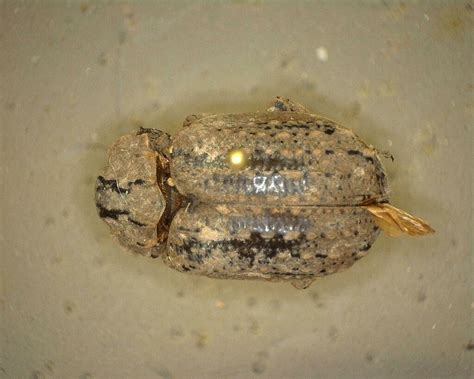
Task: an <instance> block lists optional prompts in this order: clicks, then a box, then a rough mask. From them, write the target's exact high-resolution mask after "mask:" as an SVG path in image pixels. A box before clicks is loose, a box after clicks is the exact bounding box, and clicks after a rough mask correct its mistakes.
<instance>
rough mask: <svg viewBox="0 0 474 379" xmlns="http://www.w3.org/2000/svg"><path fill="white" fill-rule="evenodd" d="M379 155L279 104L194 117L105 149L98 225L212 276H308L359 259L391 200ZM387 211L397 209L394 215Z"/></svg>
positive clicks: (302, 283) (298, 280) (140, 248)
mask: <svg viewBox="0 0 474 379" xmlns="http://www.w3.org/2000/svg"><path fill="white" fill-rule="evenodd" d="M387 192H388V190H387V183H386V177H385V173H384V168H383V166H382V164H381V162H380V159H379V157H378V154H377V151H376V150H375V149H374V148H372V147H370V146H369V145H367V144H365V143H364V142H363V141H361V140H360V139H359V138H358V137H357V136H356V135H355V134H354V133H353V132H352V131H351V130H349V129H347V128H344V127H342V126H339V125H338V124H336V123H335V122H333V121H331V120H328V119H326V118H323V117H320V116H317V115H315V114H311V113H310V112H309V111H307V110H306V109H305V108H304V107H302V106H300V105H298V104H294V103H291V102H290V101H284V100H282V99H280V98H277V99H276V101H275V102H274V106H273V107H272V108H270V109H269V110H268V111H266V112H256V113H244V114H223V115H192V116H189V117H188V118H187V119H186V121H185V123H184V128H183V129H182V130H181V131H180V132H178V133H177V135H176V136H175V137H174V138H173V139H172V140H171V138H170V137H169V136H168V135H166V134H165V133H162V132H160V131H158V130H154V129H141V130H140V131H139V132H138V133H137V135H129V136H124V137H122V138H121V139H119V140H118V141H117V142H116V143H115V144H114V145H113V146H112V148H111V149H110V151H109V166H108V168H107V170H106V171H105V173H104V175H102V176H100V177H99V178H98V181H97V186H96V204H97V207H98V209H99V215H100V216H101V217H102V218H103V219H104V220H105V221H106V222H107V223H108V224H109V225H110V226H111V229H112V231H113V232H114V233H115V234H116V235H117V236H118V238H119V241H120V242H121V243H122V245H124V246H126V247H127V248H129V249H130V250H133V251H135V252H138V253H140V254H143V255H151V256H158V255H162V257H163V260H164V262H165V263H166V264H167V265H169V266H170V267H172V268H174V269H177V270H179V271H182V272H190V273H196V274H200V275H206V276H209V277H216V278H236V279H263V280H272V281H278V280H287V281H291V282H292V283H293V284H294V285H295V286H297V287H306V286H307V285H309V284H310V283H311V282H312V280H314V278H316V277H318V276H324V275H328V274H331V273H335V272H337V271H341V270H343V269H346V268H348V267H350V266H351V265H352V264H353V263H354V262H355V261H356V260H358V259H360V258H361V257H363V256H364V255H366V253H367V251H368V250H369V248H370V247H371V245H372V244H373V243H374V241H375V239H376V237H377V235H378V233H379V227H378V223H377V218H375V217H373V211H372V209H368V208H367V207H366V205H367V204H374V205H375V207H378V208H377V209H379V208H380V209H383V204H384V203H386V202H387V201H388V198H387ZM393 209H396V208H393Z"/></svg>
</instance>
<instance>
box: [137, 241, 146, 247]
mask: <svg viewBox="0 0 474 379" xmlns="http://www.w3.org/2000/svg"><path fill="white" fill-rule="evenodd" d="M137 245H138V246H140V247H145V244H144V243H141V242H137Z"/></svg>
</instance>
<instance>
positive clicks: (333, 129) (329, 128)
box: [324, 125, 336, 135]
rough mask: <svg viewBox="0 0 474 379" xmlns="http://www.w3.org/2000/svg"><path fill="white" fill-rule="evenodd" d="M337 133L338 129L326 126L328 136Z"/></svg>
mask: <svg viewBox="0 0 474 379" xmlns="http://www.w3.org/2000/svg"><path fill="white" fill-rule="evenodd" d="M335 131H336V128H335V127H334V126H331V125H324V133H326V134H329V135H331V134H333V133H334V132H335Z"/></svg>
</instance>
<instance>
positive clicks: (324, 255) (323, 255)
mask: <svg viewBox="0 0 474 379" xmlns="http://www.w3.org/2000/svg"><path fill="white" fill-rule="evenodd" d="M315 257H316V258H327V254H316V255H315Z"/></svg>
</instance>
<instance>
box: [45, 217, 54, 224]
mask: <svg viewBox="0 0 474 379" xmlns="http://www.w3.org/2000/svg"><path fill="white" fill-rule="evenodd" d="M54 223H55V219H54V217H53V216H47V217H46V218H45V219H44V224H45V225H46V226H51V225H54Z"/></svg>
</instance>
